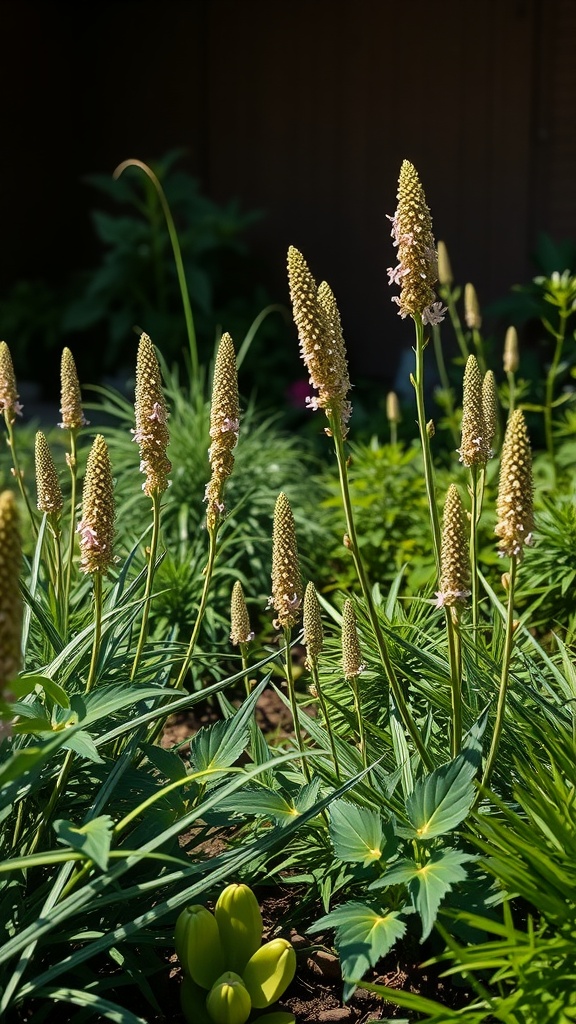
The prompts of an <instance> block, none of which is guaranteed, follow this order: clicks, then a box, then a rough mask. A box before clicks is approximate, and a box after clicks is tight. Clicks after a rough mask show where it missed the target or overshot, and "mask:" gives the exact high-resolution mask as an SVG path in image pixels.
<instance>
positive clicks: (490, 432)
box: [482, 370, 498, 458]
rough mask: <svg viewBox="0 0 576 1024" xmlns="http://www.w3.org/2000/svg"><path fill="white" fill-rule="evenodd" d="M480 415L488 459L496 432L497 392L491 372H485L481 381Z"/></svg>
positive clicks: (492, 451)
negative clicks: (481, 415) (482, 417)
mask: <svg viewBox="0 0 576 1024" xmlns="http://www.w3.org/2000/svg"><path fill="white" fill-rule="evenodd" d="M482 414H483V416H484V429H485V438H484V439H485V442H486V448H487V449H488V458H490V457H491V456H492V455H493V454H494V438H495V437H496V431H497V430H498V391H497V388H496V379H495V377H494V373H493V372H492V370H487V371H486V373H485V374H484V380H483V381H482Z"/></svg>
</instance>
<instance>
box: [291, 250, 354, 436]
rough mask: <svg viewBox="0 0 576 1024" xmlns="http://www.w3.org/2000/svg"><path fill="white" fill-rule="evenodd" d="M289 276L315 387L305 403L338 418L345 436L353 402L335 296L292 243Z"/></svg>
mask: <svg viewBox="0 0 576 1024" xmlns="http://www.w3.org/2000/svg"><path fill="white" fill-rule="evenodd" d="M288 280H289V284H290V297H291V299H292V308H293V314H294V322H295V323H296V326H297V328H298V338H299V341H300V354H301V356H302V359H303V360H304V364H305V366H306V369H307V370H308V373H309V375H310V384H311V385H312V387H313V388H314V389H315V390H316V391H317V395H314V396H312V397H308V398H307V399H306V405H307V406H308V408H309V409H314V410H315V409H324V411H325V413H326V415H327V416H328V417H329V418H330V417H333V418H334V419H337V420H339V421H340V424H341V427H342V434H343V436H344V437H345V436H346V433H347V426H346V425H347V423H348V420H349V419H350V415H351V412H352V406H351V405H350V402H349V401H348V399H347V397H346V396H347V394H348V392H349V390H350V378H349V376H348V363H347V359H346V346H345V343H344V337H343V334H342V325H341V322H340V314H339V312H338V307H337V305H336V300H335V298H334V295H333V293H332V290H331V289H330V287H329V285H327V284H326V282H325V281H322V283H321V284H320V286H319V287H317V286H316V282H315V280H314V278H313V277H312V274H311V273H310V270H309V269H308V265H307V264H306V261H305V259H304V257H303V256H302V254H301V253H300V252H299V251H298V249H295V248H294V247H293V246H290V248H289V250H288Z"/></svg>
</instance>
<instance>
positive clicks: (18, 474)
mask: <svg viewBox="0 0 576 1024" xmlns="http://www.w3.org/2000/svg"><path fill="white" fill-rule="evenodd" d="M4 422H5V424H6V430H7V431H8V437H7V438H6V441H7V444H8V447H9V448H10V451H11V453H12V475H13V476H14V477H15V478H16V482H17V484H18V488H19V490H20V494H21V495H22V500H23V501H24V504H25V505H26V510H27V512H28V515H29V517H30V522H31V524H32V529H33V531H34V536H35V537H37V536H38V523H37V521H36V516H35V514H34V511H33V509H32V505H31V504H30V498H29V497H28V491H27V490H26V488H25V487H24V475H23V471H22V470H21V469H20V460H19V459H18V452H17V450H16V444H15V442H14V430H13V427H12V423H11V420H10V412H9V411H6V412H5V413H4Z"/></svg>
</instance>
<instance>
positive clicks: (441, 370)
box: [432, 324, 459, 448]
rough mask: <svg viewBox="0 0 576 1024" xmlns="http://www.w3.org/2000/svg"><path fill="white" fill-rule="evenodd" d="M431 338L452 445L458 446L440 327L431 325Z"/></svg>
mask: <svg viewBox="0 0 576 1024" xmlns="http://www.w3.org/2000/svg"><path fill="white" fill-rule="evenodd" d="M432 340H433V344H434V356H435V358H436V366H437V367H438V376H439V377H440V384H441V386H442V391H443V392H444V394H445V395H446V412H447V414H448V421H449V425H450V433H451V434H452V440H453V441H454V447H455V448H457V447H458V440H459V438H458V431H457V430H456V427H455V425H454V392H453V390H452V388H451V387H450V380H449V378H448V372H447V370H446V363H445V361H444V353H443V351H442V336H441V334H440V328H439V327H438V326H437V325H436V324H435V325H434V326H433V327H432Z"/></svg>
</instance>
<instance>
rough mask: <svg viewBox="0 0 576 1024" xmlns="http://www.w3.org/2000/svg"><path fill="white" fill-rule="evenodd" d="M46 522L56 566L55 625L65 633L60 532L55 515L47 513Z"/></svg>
mask: <svg viewBox="0 0 576 1024" xmlns="http://www.w3.org/2000/svg"><path fill="white" fill-rule="evenodd" d="M48 522H49V525H50V532H51V534H52V538H53V541H54V562H55V567H56V568H55V572H54V600H55V603H56V614H57V626H58V628H59V629H60V630H62V634H63V635H65V629H66V603H65V600H64V571H63V567H62V545H61V540H62V534H61V532H60V525H59V522H58V517H57V516H55V515H48Z"/></svg>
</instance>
